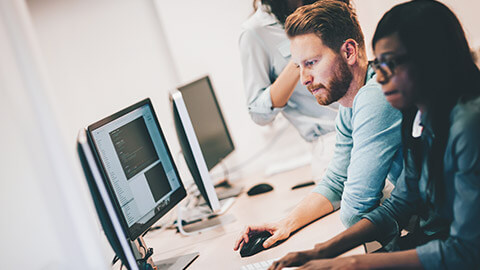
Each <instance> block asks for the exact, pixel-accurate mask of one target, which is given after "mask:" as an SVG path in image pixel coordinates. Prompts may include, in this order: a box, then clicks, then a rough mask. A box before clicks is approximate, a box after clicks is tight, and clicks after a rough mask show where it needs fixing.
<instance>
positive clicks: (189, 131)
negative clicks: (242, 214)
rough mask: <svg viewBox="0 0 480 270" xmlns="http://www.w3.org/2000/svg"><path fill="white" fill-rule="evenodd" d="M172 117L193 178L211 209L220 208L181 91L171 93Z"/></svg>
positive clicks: (216, 209)
mask: <svg viewBox="0 0 480 270" xmlns="http://www.w3.org/2000/svg"><path fill="white" fill-rule="evenodd" d="M170 97H171V101H172V109H173V118H174V122H175V129H176V131H177V135H178V140H179V142H180V146H181V148H182V152H183V156H184V157H185V161H186V163H187V166H188V168H189V170H190V173H191V174H192V177H193V180H194V182H195V184H196V185H197V187H198V190H199V191H200V194H201V195H202V196H203V198H204V199H205V201H206V202H207V204H208V206H209V207H210V209H211V210H212V211H214V212H215V211H218V210H219V209H220V202H219V200H218V197H217V194H216V193H215V188H214V186H213V182H212V179H211V177H210V174H209V172H208V167H207V164H206V162H205V159H204V156H203V153H202V150H201V148H200V144H199V142H198V140H197V136H196V134H195V130H194V128H193V125H192V121H191V119H190V115H189V113H188V111H187V108H186V106H185V102H184V100H183V97H182V93H180V92H178V91H175V92H173V93H171V96H170Z"/></svg>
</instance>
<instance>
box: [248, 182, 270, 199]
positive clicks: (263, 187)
mask: <svg viewBox="0 0 480 270" xmlns="http://www.w3.org/2000/svg"><path fill="white" fill-rule="evenodd" d="M271 190H273V187H272V186H271V185H269V184H266V183H262V184H258V185H255V186H253V187H251V188H250V189H249V190H248V191H247V194H248V196H253V195H257V194H262V193H265V192H269V191H271Z"/></svg>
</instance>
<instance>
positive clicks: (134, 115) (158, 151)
mask: <svg viewBox="0 0 480 270" xmlns="http://www.w3.org/2000/svg"><path fill="white" fill-rule="evenodd" d="M86 137H87V139H86V140H87V143H88V146H89V148H88V149H91V153H92V157H93V159H94V163H95V164H93V163H91V162H90V163H89V162H87V163H85V162H82V164H84V165H85V166H87V167H88V168H86V170H85V174H86V175H87V180H88V179H89V178H90V177H89V176H88V172H89V171H90V172H91V171H92V168H93V170H94V167H96V168H98V171H99V174H101V178H102V181H103V184H104V186H105V188H106V192H107V194H108V196H107V197H105V196H98V192H94V191H92V187H90V190H91V193H92V197H93V198H94V201H96V200H97V201H100V205H101V204H104V205H108V202H107V201H108V199H110V201H111V204H112V208H113V209H114V212H115V214H116V216H117V218H118V220H119V222H120V224H121V227H122V229H123V231H124V235H122V234H121V231H119V230H118V228H115V229H114V232H113V234H115V235H116V236H115V237H113V238H118V239H117V240H119V241H120V242H122V241H123V240H130V241H132V242H133V241H135V240H136V239H137V238H139V236H141V235H142V234H143V233H144V232H146V231H147V230H148V229H149V228H150V226H152V225H153V224H154V223H155V222H156V221H157V220H158V219H160V218H161V217H162V216H164V215H165V214H166V213H167V212H168V211H169V210H170V209H172V208H173V207H174V206H175V205H176V204H178V203H179V202H180V201H181V200H182V199H183V198H185V197H186V190H185V188H184V186H183V184H182V182H181V180H180V176H179V174H178V171H177V168H176V166H175V163H174V162H173V158H172V155H171V153H170V150H169V148H168V145H167V142H166V140H165V136H164V135H163V132H162V130H161V128H160V124H159V122H158V119H157V117H156V115H155V112H154V110H153V106H152V103H151V101H150V99H148V98H147V99H145V100H142V101H140V102H138V103H136V104H134V105H131V106H129V107H128V108H125V109H123V110H121V111H119V112H117V113H115V114H113V115H111V116H109V117H106V118H104V119H102V120H100V121H98V122H96V123H94V124H92V125H90V126H88V128H87V130H86ZM79 144H80V145H82V144H81V143H80V140H79ZM83 146H86V144H85V143H83ZM84 149H85V148H83V147H82V148H80V149H79V155H80V157H81V159H82V158H84V157H85V151H84ZM82 156H83V157H82ZM85 166H84V169H85ZM97 180H98V179H97ZM97 182H98V181H97ZM97 184H98V183H97ZM89 186H91V185H90V184H89ZM96 187H98V185H97V186H95V187H94V189H95V188H96ZM98 208H99V207H97V213H98V215H99V217H100V220H102V219H110V221H108V222H107V223H111V222H112V221H114V219H115V218H112V216H113V215H111V214H106V213H105V211H103V210H102V209H101V211H98ZM100 208H102V207H100ZM102 226H103V227H104V230H105V231H106V234H107V237H108V233H111V229H112V228H111V227H112V226H110V225H108V224H107V225H104V224H103V223H102ZM107 230H110V232H107ZM113 238H112V239H113ZM109 240H110V239H109ZM113 241H114V243H112V241H111V240H110V243H111V244H112V247H113V248H114V251H115V252H116V253H117V255H119V257H121V258H122V257H126V256H125V254H126V253H129V251H128V250H127V251H125V248H124V247H123V246H121V247H119V245H118V244H117V243H116V240H115V239H113ZM120 249H121V250H120ZM124 253H125V254H124ZM195 257H196V256H195Z"/></svg>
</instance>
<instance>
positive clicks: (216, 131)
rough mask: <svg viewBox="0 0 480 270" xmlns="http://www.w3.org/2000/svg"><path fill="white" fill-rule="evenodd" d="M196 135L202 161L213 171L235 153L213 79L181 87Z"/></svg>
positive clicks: (204, 79) (207, 78) (202, 79)
mask: <svg viewBox="0 0 480 270" xmlns="http://www.w3.org/2000/svg"><path fill="white" fill-rule="evenodd" d="M178 90H179V91H180V92H181V93H182V96H183V100H184V101H185V105H186V107H187V111H188V114H189V115H190V119H191V121H192V124H193V129H194V130H195V134H196V135H197V138H198V142H199V143H200V148H201V150H202V154H203V157H204V158H205V162H206V163H207V168H208V170H211V169H212V168H213V167H214V166H215V165H217V164H218V163H219V162H220V161H221V160H222V159H224V158H225V157H226V156H227V155H228V154H230V153H231V152H232V151H233V150H234V149H235V147H234V145H233V142H232V139H231V137H230V133H229V132H228V128H227V125H226V124H225V120H224V119H223V115H222V111H221V110H220V106H219V105H218V102H217V98H216V97H215V93H214V91H213V87H212V83H211V82H210V78H209V77H208V76H205V77H203V78H201V79H199V80H196V81H194V82H192V83H189V84H187V85H184V86H182V87H179V88H178Z"/></svg>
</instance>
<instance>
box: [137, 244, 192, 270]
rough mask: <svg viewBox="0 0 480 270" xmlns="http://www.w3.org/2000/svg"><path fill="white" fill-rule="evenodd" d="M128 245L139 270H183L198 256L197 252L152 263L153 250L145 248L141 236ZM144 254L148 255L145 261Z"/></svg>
mask: <svg viewBox="0 0 480 270" xmlns="http://www.w3.org/2000/svg"><path fill="white" fill-rule="evenodd" d="M130 244H131V245H132V249H133V253H134V254H135V259H136V260H137V263H138V264H139V265H138V267H139V269H140V270H147V269H152V270H153V269H156V270H183V269H186V268H187V267H188V266H190V264H192V262H193V261H194V260H195V259H196V258H197V257H198V256H199V253H198V252H194V253H190V254H186V255H181V256H177V257H171V258H168V259H164V260H159V261H153V260H152V255H153V249H151V248H150V249H149V248H147V245H146V244H145V241H144V240H143V237H142V236H140V237H138V238H137V240H136V241H134V242H130ZM145 254H148V255H147V258H146V260H145V259H144V258H145ZM146 264H148V265H149V266H150V267H149V266H147V265H146Z"/></svg>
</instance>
